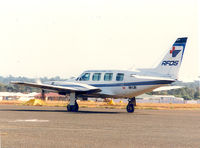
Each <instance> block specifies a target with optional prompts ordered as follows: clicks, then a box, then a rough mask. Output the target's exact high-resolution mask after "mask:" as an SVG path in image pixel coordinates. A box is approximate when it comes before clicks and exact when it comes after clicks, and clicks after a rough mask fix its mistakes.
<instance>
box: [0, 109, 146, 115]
mask: <svg viewBox="0 0 200 148" xmlns="http://www.w3.org/2000/svg"><path fill="white" fill-rule="evenodd" d="M1 111H16V112H60V113H62V112H63V113H68V114H129V115H149V114H146V113H138V112H137V113H127V112H113V111H91V110H90V111H87V110H80V111H78V112H68V111H67V110H40V109H0V112H1Z"/></svg>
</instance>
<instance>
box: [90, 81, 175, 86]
mask: <svg viewBox="0 0 200 148" xmlns="http://www.w3.org/2000/svg"><path fill="white" fill-rule="evenodd" d="M172 82H174V81H168V80H159V81H146V82H129V83H114V84H89V85H91V86H94V87H117V86H136V85H160V84H171V83H172Z"/></svg>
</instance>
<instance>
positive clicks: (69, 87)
mask: <svg viewBox="0 0 200 148" xmlns="http://www.w3.org/2000/svg"><path fill="white" fill-rule="evenodd" d="M11 84H15V85H24V86H29V87H35V88H40V89H45V90H51V91H57V92H62V93H71V92H76V93H79V94H85V93H95V92H100V91H101V90H100V89H99V88H97V87H94V86H91V85H87V84H80V83H70V82H69V83H67V84H65V85H55V84H54V85H53V84H42V83H40V84H39V83H29V82H11Z"/></svg>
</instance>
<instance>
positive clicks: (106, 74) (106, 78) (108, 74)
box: [104, 73, 113, 81]
mask: <svg viewBox="0 0 200 148" xmlns="http://www.w3.org/2000/svg"><path fill="white" fill-rule="evenodd" d="M112 77H113V73H105V75H104V81H112Z"/></svg>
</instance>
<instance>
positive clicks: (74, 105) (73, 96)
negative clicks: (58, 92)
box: [67, 93, 79, 112]
mask: <svg viewBox="0 0 200 148" xmlns="http://www.w3.org/2000/svg"><path fill="white" fill-rule="evenodd" d="M76 99H77V98H76V94H75V93H71V94H70V102H69V104H68V105H67V111H68V112H78V109H79V106H78V103H77V102H76Z"/></svg>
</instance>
